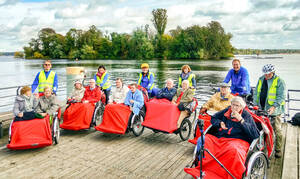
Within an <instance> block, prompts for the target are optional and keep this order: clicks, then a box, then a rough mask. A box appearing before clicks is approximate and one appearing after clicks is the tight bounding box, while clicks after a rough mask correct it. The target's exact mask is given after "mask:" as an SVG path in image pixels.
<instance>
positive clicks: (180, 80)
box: [178, 73, 195, 88]
mask: <svg viewBox="0 0 300 179" xmlns="http://www.w3.org/2000/svg"><path fill="white" fill-rule="evenodd" d="M193 78H195V74H193V73H192V74H190V76H189V77H188V79H187V80H188V81H189V85H190V86H193V81H192V79H193ZM178 81H179V83H178V88H180V87H181V83H182V78H181V75H179V80H178Z"/></svg>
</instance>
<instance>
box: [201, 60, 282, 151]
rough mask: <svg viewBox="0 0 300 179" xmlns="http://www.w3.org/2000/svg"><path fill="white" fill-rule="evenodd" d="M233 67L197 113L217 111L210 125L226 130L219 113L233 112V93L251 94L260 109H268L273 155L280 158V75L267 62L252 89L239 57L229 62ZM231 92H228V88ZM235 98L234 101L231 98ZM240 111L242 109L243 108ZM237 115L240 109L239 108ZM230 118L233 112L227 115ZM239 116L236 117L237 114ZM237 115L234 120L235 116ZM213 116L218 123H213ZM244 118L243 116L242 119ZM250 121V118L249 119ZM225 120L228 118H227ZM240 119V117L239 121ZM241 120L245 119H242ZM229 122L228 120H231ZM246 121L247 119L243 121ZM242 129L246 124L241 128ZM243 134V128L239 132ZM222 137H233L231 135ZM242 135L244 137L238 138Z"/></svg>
mask: <svg viewBox="0 0 300 179" xmlns="http://www.w3.org/2000/svg"><path fill="white" fill-rule="evenodd" d="M232 67H233V68H232V69H231V70H229V72H228V73H227V75H226V77H225V79H224V81H223V83H222V84H221V85H220V92H217V93H216V94H214V95H213V96H212V97H211V98H210V99H209V100H208V101H207V102H206V103H205V104H204V105H203V106H202V107H201V109H200V113H206V111H207V110H210V111H220V112H219V113H217V114H216V115H214V116H212V120H211V122H212V125H213V126H215V127H220V128H221V129H222V130H225V129H226V130H228V128H229V127H227V126H228V125H230V124H226V123H220V121H219V119H218V118H219V117H218V116H219V114H225V113H226V112H227V111H230V112H232V108H233V106H234V104H233V101H234V100H236V99H235V98H239V97H234V96H233V95H240V96H243V97H245V96H247V95H251V93H253V103H254V105H255V106H258V107H259V108H260V109H262V110H265V111H267V112H268V114H269V116H270V119H271V124H272V126H273V129H274V132H275V135H276V143H275V156H276V157H281V155H282V153H281V145H282V132H281V115H282V114H284V112H285V110H284V104H285V95H286V92H285V90H286V87H285V83H284V81H283V79H282V78H280V77H279V76H278V75H277V74H276V73H275V67H274V65H272V64H266V65H264V66H263V68H262V73H263V75H262V76H261V77H260V78H259V79H258V82H257V85H256V88H255V90H253V92H252V89H251V87H250V80H249V73H248V71H247V69H246V68H244V67H242V66H241V62H240V60H238V59H234V60H233V61H232ZM230 81H231V85H229V82H230ZM229 88H230V90H231V92H230V90H229ZM233 99H234V100H233ZM237 101H240V104H239V105H240V106H244V104H243V102H241V100H237ZM243 113H246V112H244V110H243ZM240 114H242V113H241V111H240ZM227 116H228V119H229V121H231V119H232V118H233V117H232V116H235V115H232V116H231V115H227ZM238 118H239V117H238ZM238 118H237V119H238ZM216 119H218V120H217V122H216ZM242 119H245V118H242ZM252 120H253V119H252ZM226 121H227V120H226ZM238 121H241V120H238ZM242 121H243V122H244V121H246V120H242ZM230 123H231V122H230ZM246 124H247V122H246ZM243 129H245V126H244V127H243ZM240 132H241V133H240V134H242V133H244V132H245V131H243V130H241V131H240ZM256 134H257V133H256V132H255V131H252V133H248V132H245V133H244V134H243V135H244V136H247V137H251V138H253V136H256V137H257V135H256ZM223 136H224V137H229V138H231V137H233V134H232V133H231V135H228V136H226V135H225V134H224V135H223ZM240 138H243V137H240Z"/></svg>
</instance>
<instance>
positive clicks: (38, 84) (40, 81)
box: [31, 60, 58, 94]
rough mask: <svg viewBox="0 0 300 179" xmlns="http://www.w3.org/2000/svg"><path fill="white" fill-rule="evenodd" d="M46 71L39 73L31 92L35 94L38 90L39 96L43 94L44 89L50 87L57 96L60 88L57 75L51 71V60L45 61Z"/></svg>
mask: <svg viewBox="0 0 300 179" xmlns="http://www.w3.org/2000/svg"><path fill="white" fill-rule="evenodd" d="M43 67H44V70H42V71H40V72H38V73H37V75H36V76H35V79H34V81H33V83H32V85H31V92H32V93H34V91H35V90H36V88H38V92H39V94H43V92H44V88H45V87H46V86H49V87H50V88H51V89H52V91H53V93H54V94H56V92H57V88H58V78H57V74H56V73H55V72H54V71H52V70H51V67H52V65H51V60H45V61H44V64H43Z"/></svg>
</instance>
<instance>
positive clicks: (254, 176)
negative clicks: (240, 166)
mask: <svg viewBox="0 0 300 179" xmlns="http://www.w3.org/2000/svg"><path fill="white" fill-rule="evenodd" d="M267 167H268V163H267V158H266V156H265V155H264V154H263V153H262V152H256V153H254V154H253V155H252V156H251V158H250V159H249V163H248V169H247V177H246V178H249V179H267Z"/></svg>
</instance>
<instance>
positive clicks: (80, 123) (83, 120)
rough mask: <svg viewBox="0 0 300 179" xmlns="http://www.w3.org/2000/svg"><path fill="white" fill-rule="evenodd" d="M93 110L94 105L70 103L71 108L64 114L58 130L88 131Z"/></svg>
mask: <svg viewBox="0 0 300 179" xmlns="http://www.w3.org/2000/svg"><path fill="white" fill-rule="evenodd" d="M94 110H95V104H94V103H71V106H69V107H68V108H67V109H66V111H65V112H64V121H63V123H62V124H61V125H60V128H63V129H67V130H75V131H76V130H81V129H89V128H90V125H91V122H92V119H93V114H94Z"/></svg>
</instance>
